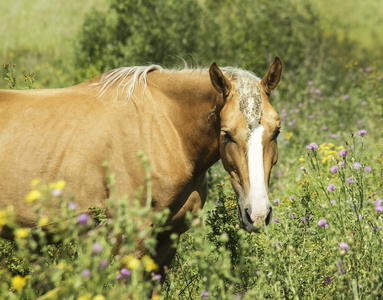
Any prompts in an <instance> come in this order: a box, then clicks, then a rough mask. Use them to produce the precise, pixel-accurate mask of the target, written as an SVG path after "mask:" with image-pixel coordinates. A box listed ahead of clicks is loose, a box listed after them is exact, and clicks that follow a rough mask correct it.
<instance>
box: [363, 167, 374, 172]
mask: <svg viewBox="0 0 383 300" xmlns="http://www.w3.org/2000/svg"><path fill="white" fill-rule="evenodd" d="M364 170H365V171H366V172H371V171H372V168H371V167H370V166H365V167H364Z"/></svg>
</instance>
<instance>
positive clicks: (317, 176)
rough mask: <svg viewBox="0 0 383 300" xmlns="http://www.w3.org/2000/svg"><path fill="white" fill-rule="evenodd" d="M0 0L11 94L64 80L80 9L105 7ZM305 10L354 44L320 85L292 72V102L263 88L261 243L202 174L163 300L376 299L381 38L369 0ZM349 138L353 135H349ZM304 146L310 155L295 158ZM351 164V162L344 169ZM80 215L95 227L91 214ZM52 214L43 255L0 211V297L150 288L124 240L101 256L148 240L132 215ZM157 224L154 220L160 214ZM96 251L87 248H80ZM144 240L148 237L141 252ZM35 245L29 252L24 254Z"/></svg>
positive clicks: (219, 177) (214, 175) (223, 180)
mask: <svg viewBox="0 0 383 300" xmlns="http://www.w3.org/2000/svg"><path fill="white" fill-rule="evenodd" d="M3 2H4V1H3ZM3 2H1V3H0V15H1V18H2V23H3V24H9V26H7V28H8V30H2V31H1V32H0V35H1V41H2V43H1V44H0V47H1V48H0V55H1V56H0V59H1V60H2V61H3V62H4V63H5V62H7V61H9V60H12V61H15V62H16V63H17V64H18V67H17V68H16V70H17V74H18V76H19V77H18V80H17V86H18V87H20V86H21V85H20V81H21V80H22V78H23V74H24V73H29V72H31V71H34V72H36V77H37V81H36V83H34V84H32V83H31V82H27V85H28V86H31V85H32V86H34V87H36V86H43V87H60V86H66V85H69V84H71V83H72V76H71V72H72V70H73V65H72V59H73V50H72V43H73V41H74V39H75V37H76V34H77V31H78V29H79V28H80V26H81V24H82V18H83V16H84V13H85V12H86V11H88V10H89V8H90V7H91V6H92V5H93V4H95V5H96V4H97V5H98V6H99V7H103V9H105V7H106V4H105V3H106V1H101V0H100V1H97V2H92V3H91V1H86V2H84V1H82V2H81V3H77V2H76V3H75V2H73V1H68V2H65V3H64V2H62V3H61V2H60V3H59V2H57V3H53V2H52V3H50V2H47V3H45V1H42V0H40V1H37V2H34V3H32V2H24V1H13V2H12V3H8V4H7V3H3ZM72 2H73V3H72ZM315 4H316V5H317V7H318V12H319V13H320V14H322V15H324V16H325V22H324V23H326V22H327V23H326V24H324V26H327V27H326V28H327V29H328V31H329V32H331V31H332V30H336V31H339V32H341V34H340V37H339V39H340V40H342V39H346V38H349V39H356V40H358V41H359V44H358V47H359V49H358V51H353V52H352V53H354V54H355V53H357V54H358V55H355V56H354V57H351V58H350V57H349V51H348V50H349V49H341V50H340V51H343V53H344V57H345V58H344V64H343V67H342V68H341V69H336V70H334V69H330V70H328V78H326V80H323V81H316V79H315V78H318V77H317V76H316V74H305V78H304V79H302V81H303V82H305V87H304V88H303V89H301V90H298V91H297V92H296V96H295V98H294V101H291V102H288V101H286V100H284V99H283V96H281V95H278V94H277V93H275V94H274V95H272V97H271V101H272V104H273V105H274V107H275V108H276V110H277V112H278V113H279V115H280V117H281V119H282V123H283V124H282V127H283V131H282V133H281V134H280V136H279V138H278V147H279V161H278V164H277V165H276V166H275V168H274V169H273V173H272V178H271V186H270V193H269V196H270V200H271V202H272V203H273V206H274V216H273V219H274V218H278V219H274V220H273V221H272V222H271V224H270V225H269V226H268V227H267V228H265V231H264V232H263V233H262V234H247V233H246V232H244V231H243V230H238V224H237V223H238V222H237V211H236V210H237V206H236V196H235V194H234V193H233V190H232V189H231V187H230V184H229V182H228V178H227V174H226V173H225V172H224V170H223V168H222V165H220V164H217V165H215V166H214V167H212V168H211V169H210V170H209V174H210V177H209V187H210V189H209V196H208V203H207V205H206V206H205V208H204V210H203V211H201V212H200V213H199V218H198V219H197V218H196V217H195V216H190V219H189V222H190V225H191V229H190V231H188V232H187V233H185V234H184V235H182V236H181V237H180V243H179V245H178V252H177V255H176V258H175V260H174V261H173V264H172V265H171V266H169V270H168V273H167V279H166V282H165V285H164V287H163V289H162V292H161V293H162V296H163V298H164V299H199V298H203V297H209V298H210V299H236V298H241V299H254V298H256V299H265V298H266V299H286V298H287V299H381V295H382V291H383V285H382V281H383V277H382V274H383V268H382V264H381V257H382V256H383V251H382V247H381V240H382V226H383V217H382V213H383V212H380V210H381V208H380V206H382V205H379V201H378V200H379V199H382V198H383V190H382V182H383V161H382V159H383V150H382V149H383V131H382V129H383V84H382V82H383V60H382V56H381V53H382V52H381V49H382V47H381V43H382V42H381V41H380V40H379V39H377V38H375V36H381V34H382V29H381V26H378V25H379V24H378V23H377V22H378V21H379V20H380V19H381V16H382V13H383V12H382V10H383V7H382V6H381V5H380V1H371V0H367V1H363V2H362V1H350V2H347V3H346V2H343V1H340V0H335V1H328V0H326V1H320V2H315ZM330 8H331V9H330ZM55 12H56V14H55ZM58 33H60V34H58ZM363 49H369V50H368V51H369V52H368V53H369V55H370V57H369V59H368V60H367V61H368V62H369V64H368V65H363V64H362V63H361V62H362V61H366V60H365V55H366V53H365V52H364V50H363ZM338 50H339V49H338ZM281 57H283V53H282V54H281ZM116 67H117V66H116ZM335 73H337V74H344V76H343V77H342V78H341V80H339V81H337V82H333V79H332V78H339V76H338V77H337V76H335V77H334V76H333V74H335ZM282 80H283V78H282ZM329 83H331V84H329ZM1 84H2V85H1V87H7V83H6V82H2V83H1ZM362 129H364V130H366V131H367V133H366V134H365V135H361V134H359V131H360V130H362ZM352 132H353V136H352V134H351V133H352ZM311 143H315V144H316V145H318V148H317V149H314V150H313V149H307V148H306V146H307V145H310V144H311ZM341 149H346V150H347V151H348V154H347V156H345V157H343V156H342V155H341V153H340V151H341ZM355 162H359V163H360V164H361V167H360V168H355V166H356V167H357V166H358V165H355ZM343 163H344V165H343ZM334 166H336V167H338V170H337V171H336V172H332V171H331V170H334V168H333V169H331V168H332V167H334ZM367 166H369V167H371V171H369V168H367V169H366V167H367ZM331 185H334V188H332V186H331ZM34 188H35V189H36V190H39V191H40V192H41V195H42V196H41V197H40V198H39V199H38V200H36V201H35V205H37V206H36V209H37V210H39V206H41V205H42V204H43V202H44V201H48V200H49V199H50V197H51V188H52V187H49V185H46V184H44V183H40V184H37V185H35V186H34ZM276 199H279V200H276ZM60 200H65V199H61V198H60ZM274 200H275V201H274ZM116 201H117V203H119V210H118V211H119V213H120V214H121V216H123V215H124V214H125V213H126V214H127V213H128V212H127V211H126V210H127V209H128V208H127V207H126V201H125V199H118V200H116ZM94 211H95V213H96V214H98V218H102V211H100V210H98V209H97V208H95V209H94ZM62 212H63V213H64V215H61V214H60V213H58V214H57V215H56V218H55V220H53V221H55V222H56V223H57V224H58V227H59V228H62V229H63V230H62V233H63V234H64V236H62V238H64V243H63V244H62V245H61V246H47V245H46V241H45V235H44V233H43V232H42V230H41V228H36V229H34V233H35V234H36V235H37V236H38V237H39V240H38V243H39V244H37V243H36V241H34V240H33V239H32V238H31V235H32V232H31V231H29V230H26V229H23V228H18V227H17V226H16V225H15V224H14V223H13V221H12V209H10V208H9V209H7V210H6V209H3V210H0V225H3V224H4V222H7V224H8V225H10V226H14V229H15V230H16V231H15V232H17V236H18V237H19V239H18V240H17V241H16V242H15V243H10V242H5V241H0V278H1V280H0V299H81V300H85V299H94V300H102V299H104V298H102V297H105V298H106V299H126V298H127V296H129V295H130V296H132V297H134V298H135V299H148V298H150V297H151V296H150V292H149V290H150V287H151V286H154V288H155V289H157V290H158V289H159V284H158V281H157V279H156V277H155V276H153V275H155V274H152V273H153V272H154V273H155V272H156V271H155V270H154V269H155V268H154V267H153V265H151V264H150V259H148V257H146V258H145V259H144V260H135V258H134V257H132V256H129V253H130V252H131V251H132V249H134V247H135V241H134V240H128V241H127V242H126V244H125V246H126V247H122V249H120V252H119V253H118V255H117V256H116V255H114V254H115V239H114V235H113V234H114V233H117V232H124V233H125V234H126V235H127V236H128V237H132V236H133V235H134V234H148V232H141V233H140V228H138V227H139V226H138V225H139V224H135V222H132V221H131V220H132V219H133V218H130V219H125V218H122V217H121V218H116V219H115V220H113V221H111V222H110V223H107V224H106V225H104V226H102V227H96V225H95V224H96V223H95V222H94V221H93V220H88V221H87V222H86V224H85V225H84V224H83V223H81V222H79V221H78V219H77V218H72V219H71V221H69V222H63V220H64V219H67V217H68V215H69V216H70V215H74V214H75V211H73V208H71V207H68V206H67V205H66V203H65V202H63V209H62ZM145 213H146V210H145V208H139V207H135V208H134V209H132V208H131V207H129V214H136V215H137V216H138V215H142V214H145ZM304 218H305V219H304ZM321 220H325V221H321ZM157 221H158V222H159V223H161V222H162V221H163V219H162V218H161V216H158V217H157ZM41 222H42V223H44V222H46V220H44V219H43V218H42V219H41ZM323 222H324V223H325V224H328V226H325V225H324V226H321V224H322V223H323ZM60 226H61V227H60ZM84 236H86V238H84ZM96 242H97V243H98V244H100V245H101V246H102V250H101V251H98V250H97V251H94V249H95V243H96ZM154 243H155V241H154V239H153V238H151V239H148V242H147V247H148V249H153V247H154ZM344 243H346V245H345V244H344ZM37 248H39V249H40V250H39V251H40V253H37V252H31V251H30V249H37ZM346 248H347V249H346ZM98 249H100V247H98ZM105 261H107V263H105ZM149 266H151V267H149ZM123 269H129V271H130V272H131V273H130V275H129V276H128V275H127V274H128V273H126V271H125V270H123ZM149 269H150V271H147V270H149ZM84 271H85V272H84ZM124 274H125V275H124ZM116 276H117V278H116ZM101 295H102V296H101ZM39 297H40V298H39ZM154 299H155V298H154Z"/></svg>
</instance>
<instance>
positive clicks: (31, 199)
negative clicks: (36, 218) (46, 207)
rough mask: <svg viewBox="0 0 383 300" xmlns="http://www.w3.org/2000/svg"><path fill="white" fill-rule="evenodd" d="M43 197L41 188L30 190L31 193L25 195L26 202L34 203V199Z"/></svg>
mask: <svg viewBox="0 0 383 300" xmlns="http://www.w3.org/2000/svg"><path fill="white" fill-rule="evenodd" d="M40 197H41V193H40V191H39V190H32V191H30V192H29V194H28V195H27V196H26V197H25V202H27V203H28V204H32V203H33V202H34V201H36V200H37V199H39V198H40Z"/></svg>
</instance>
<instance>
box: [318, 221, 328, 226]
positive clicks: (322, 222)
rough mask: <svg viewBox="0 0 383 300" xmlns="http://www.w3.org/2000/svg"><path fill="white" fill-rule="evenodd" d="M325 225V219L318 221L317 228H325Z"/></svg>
mask: <svg viewBox="0 0 383 300" xmlns="http://www.w3.org/2000/svg"><path fill="white" fill-rule="evenodd" d="M326 224H327V222H326V220H325V219H320V220H319V221H318V226H321V227H322V226H325V225H326Z"/></svg>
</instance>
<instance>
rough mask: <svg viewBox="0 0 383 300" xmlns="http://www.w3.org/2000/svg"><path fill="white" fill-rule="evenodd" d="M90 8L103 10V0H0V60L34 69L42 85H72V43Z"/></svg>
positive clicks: (28, 71)
mask: <svg viewBox="0 0 383 300" xmlns="http://www.w3.org/2000/svg"><path fill="white" fill-rule="evenodd" d="M92 7H97V8H98V9H99V10H101V11H102V10H105V9H106V8H107V1H106V0H84V1H45V0H37V1H23V0H15V1H1V2H0V19H1V20H2V29H1V30H0V41H1V43H0V61H1V62H3V63H6V62H12V63H16V64H17V65H18V68H19V70H21V71H22V72H23V73H31V72H35V73H36V79H37V83H38V85H39V86H42V87H45V88H49V87H63V86H67V85H70V84H73V80H72V79H71V75H72V74H68V73H70V72H72V71H73V54H74V53H73V43H74V40H75V39H76V37H77V35H78V31H79V29H80V28H81V26H82V23H83V19H84V16H85V14H86V13H87V12H89V10H90V9H91V8H92ZM42 70H43V71H42ZM0 87H1V88H4V87H5V86H4V85H3V82H1V83H0Z"/></svg>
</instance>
